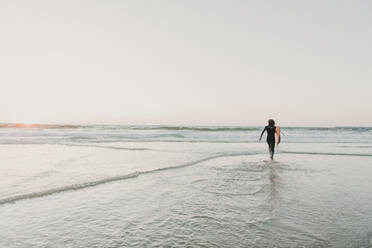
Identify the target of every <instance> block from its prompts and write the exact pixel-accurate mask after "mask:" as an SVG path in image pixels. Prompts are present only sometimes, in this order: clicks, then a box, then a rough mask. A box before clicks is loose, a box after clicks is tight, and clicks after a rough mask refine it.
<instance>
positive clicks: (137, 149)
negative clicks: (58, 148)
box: [57, 144, 152, 151]
mask: <svg viewBox="0 0 372 248" xmlns="http://www.w3.org/2000/svg"><path fill="white" fill-rule="evenodd" d="M57 145H64V146H79V147H80V146H81V147H92V148H103V149H114V150H128V151H149V150H152V149H150V148H142V147H138V148H136V147H117V146H99V145H75V144H57Z"/></svg>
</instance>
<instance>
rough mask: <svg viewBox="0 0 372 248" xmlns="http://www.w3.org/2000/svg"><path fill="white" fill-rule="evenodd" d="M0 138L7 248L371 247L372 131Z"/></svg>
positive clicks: (41, 130)
mask: <svg viewBox="0 0 372 248" xmlns="http://www.w3.org/2000/svg"><path fill="white" fill-rule="evenodd" d="M262 129H263V127H246V126H239V127H237V126H116V125H112V126H108V125H101V126H99V125H91V126H89V125H88V126H74V125H65V126H63V125H61V126H60V125H37V126H33V127H28V128H25V127H19V126H13V127H12V126H4V125H3V128H0V247H7V248H12V247H372V180H371V175H372V128H370V127H328V128H318V127H317V128H315V127H308V128H306V127H281V131H282V143H281V144H280V145H279V146H278V147H277V148H276V153H275V157H274V160H273V161H271V160H270V159H269V154H268V147H267V144H266V142H265V136H264V138H263V141H262V142H258V138H259V135H260V133H261V131H262Z"/></svg>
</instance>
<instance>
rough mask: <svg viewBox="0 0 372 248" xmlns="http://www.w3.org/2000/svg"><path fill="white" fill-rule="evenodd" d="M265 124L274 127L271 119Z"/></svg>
mask: <svg viewBox="0 0 372 248" xmlns="http://www.w3.org/2000/svg"><path fill="white" fill-rule="evenodd" d="M267 123H268V124H269V126H270V127H273V126H275V121H274V120H273V119H270V120H268V121H267Z"/></svg>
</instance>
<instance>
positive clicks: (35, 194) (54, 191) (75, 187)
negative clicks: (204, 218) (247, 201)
mask: <svg viewBox="0 0 372 248" xmlns="http://www.w3.org/2000/svg"><path fill="white" fill-rule="evenodd" d="M255 154H257V153H238V154H219V155H215V156H211V157H206V158H203V159H199V160H195V161H192V162H189V163H185V164H181V165H176V166H169V167H164V168H158V169H154V170H148V171H137V172H134V173H131V174H126V175H119V176H114V177H108V178H104V179H100V180H96V181H91V182H84V183H79V184H73V185H68V186H63V187H57V188H53V189H48V190H44V191H39V192H32V193H27V194H20V195H15V196H11V197H7V198H3V199H0V205H4V204H9V203H15V202H18V201H21V200H26V199H34V198H40V197H44V196H48V195H53V194H58V193H63V192H67V191H76V190H81V189H85V188H90V187H94V186H97V185H101V184H105V183H110V182H115V181H122V180H127V179H130V178H135V177H138V176H140V175H145V174H152V173H157V172H161V171H166V170H172V169H179V168H185V167H188V166H193V165H197V164H199V163H202V162H205V161H208V160H213V159H216V158H222V157H235V156H244V155H255Z"/></svg>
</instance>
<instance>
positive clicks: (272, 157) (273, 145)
mask: <svg viewBox="0 0 372 248" xmlns="http://www.w3.org/2000/svg"><path fill="white" fill-rule="evenodd" d="M274 152H275V141H274V142H272V143H271V160H273V159H274Z"/></svg>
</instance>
